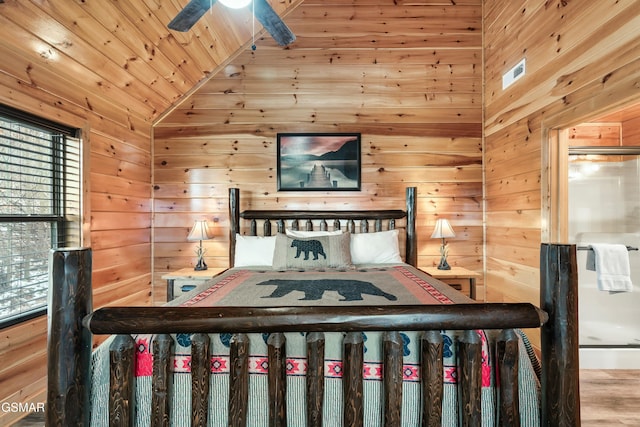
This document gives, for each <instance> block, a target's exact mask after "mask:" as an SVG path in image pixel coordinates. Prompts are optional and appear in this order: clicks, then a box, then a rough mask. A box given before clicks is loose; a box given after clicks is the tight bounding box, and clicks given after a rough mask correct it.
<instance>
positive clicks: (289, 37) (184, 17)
mask: <svg viewBox="0 0 640 427" xmlns="http://www.w3.org/2000/svg"><path fill="white" fill-rule="evenodd" d="M215 2H216V0H191V1H190V2H189V4H187V5H186V6H185V7H184V9H182V10H181V11H180V12H179V13H178V15H176V17H175V18H173V20H171V22H169V25H168V26H169V28H170V29H172V30H175V31H181V32H185V31H189V29H191V27H193V25H194V24H195V23H196V22H198V20H199V19H200V18H201V17H202V15H204V14H205V12H206V11H207V10H209V9H210V8H211V7H212V6H213V4H214V3H215ZM250 2H251V0H249V1H247V0H245V1H244V2H241V3H243V4H242V5H240V6H237V5H235V6H234V5H233V3H238V2H237V1H236V2H232V1H230V0H220V3H222V4H223V5H226V6H229V7H236V8H239V7H244V6H246V5H248V4H249V3H250ZM253 14H254V16H255V17H256V18H257V19H258V21H259V22H260V23H261V24H262V26H263V27H264V29H265V30H267V32H269V34H271V37H273V39H274V40H275V41H276V42H277V43H278V44H279V45H280V46H286V45H288V44H289V43H292V42H293V41H294V40H295V39H296V36H295V35H294V34H293V33H292V32H291V30H290V29H289V27H287V25H286V24H285V23H284V22H283V21H282V19H280V16H278V14H277V13H276V12H275V11H274V10H273V8H272V7H271V5H270V4H269V3H268V2H267V0H253Z"/></svg>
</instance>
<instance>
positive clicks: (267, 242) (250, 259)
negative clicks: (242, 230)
mask: <svg viewBox="0 0 640 427" xmlns="http://www.w3.org/2000/svg"><path fill="white" fill-rule="evenodd" d="M275 249H276V236H243V235H241V234H236V252H235V257H234V261H233V266H234V267H248V266H269V267H271V264H272V262H273V253H274V251H275Z"/></svg>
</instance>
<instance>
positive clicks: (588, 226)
mask: <svg viewBox="0 0 640 427" xmlns="http://www.w3.org/2000/svg"><path fill="white" fill-rule="evenodd" d="M636 151H637V152H635V153H634V152H633V151H630V150H628V149H598V151H596V152H595V154H593V153H594V150H593V149H588V150H584V151H580V152H578V150H573V151H570V156H569V167H568V173H569V187H568V188H569V191H568V194H569V200H568V212H569V218H568V230H569V241H570V242H573V243H576V244H577V246H578V248H579V250H578V254H577V255H578V280H579V291H578V301H579V311H578V313H579V332H580V346H581V347H594V348H605V349H606V348H614V347H640V332H639V331H640V251H638V250H637V248H638V247H640V150H636ZM589 153H591V154H589ZM593 243H615V244H623V245H627V246H629V247H630V250H629V251H628V254H629V261H630V267H631V280H632V282H633V285H634V286H633V291H632V292H624V293H609V292H606V291H600V290H598V287H597V280H596V279H597V276H596V274H597V273H596V272H594V271H591V270H588V269H587V268H586V263H587V254H588V252H589V250H588V249H585V248H588V246H589V245H590V244H593Z"/></svg>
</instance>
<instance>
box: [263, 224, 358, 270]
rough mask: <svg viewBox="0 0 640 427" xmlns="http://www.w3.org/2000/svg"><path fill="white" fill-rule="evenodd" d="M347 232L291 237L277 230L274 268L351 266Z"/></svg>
mask: <svg viewBox="0 0 640 427" xmlns="http://www.w3.org/2000/svg"><path fill="white" fill-rule="evenodd" d="M349 243H350V234H349V233H342V234H338V235H334V236H315V237H291V236H287V235H285V234H278V235H277V237H276V248H275V251H274V253H273V268H274V269H275V270H290V269H314V268H324V267H332V268H352V267H353V264H352V263H351V250H350V248H349Z"/></svg>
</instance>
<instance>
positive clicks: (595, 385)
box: [580, 369, 640, 427]
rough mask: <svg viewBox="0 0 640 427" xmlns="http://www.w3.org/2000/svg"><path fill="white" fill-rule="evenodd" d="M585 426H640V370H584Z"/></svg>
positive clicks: (582, 387) (581, 410)
mask: <svg viewBox="0 0 640 427" xmlns="http://www.w3.org/2000/svg"><path fill="white" fill-rule="evenodd" d="M580 415H581V419H582V426H583V427H592V426H599V427H604V426H640V371H628V370H622V369H616V370H599V369H588V370H587V369H585V370H582V371H580Z"/></svg>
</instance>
